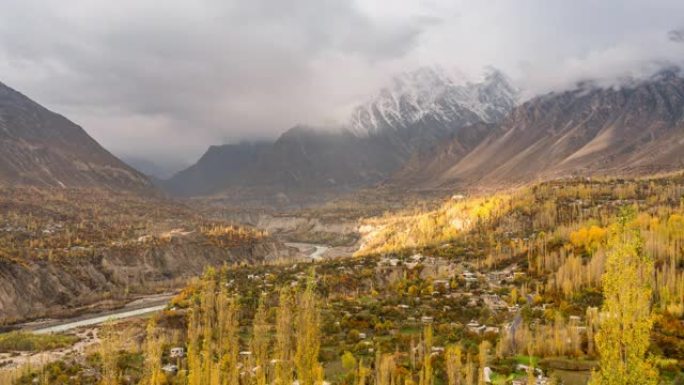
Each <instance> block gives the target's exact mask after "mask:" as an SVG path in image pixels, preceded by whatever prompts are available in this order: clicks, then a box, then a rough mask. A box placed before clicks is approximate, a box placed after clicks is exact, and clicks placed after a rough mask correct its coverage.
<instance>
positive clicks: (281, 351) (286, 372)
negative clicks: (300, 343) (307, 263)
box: [275, 288, 294, 385]
mask: <svg viewBox="0 0 684 385" xmlns="http://www.w3.org/2000/svg"><path fill="white" fill-rule="evenodd" d="M293 308H294V298H293V296H292V292H291V291H290V290H289V289H288V288H282V289H281V290H280V299H279V303H278V309H277V311H276V324H275V329H276V330H275V332H276V341H275V359H276V364H275V385H291V384H292V381H293V372H292V370H293V369H292V351H293V342H292V338H293V335H294V332H293V328H292V309H293Z"/></svg>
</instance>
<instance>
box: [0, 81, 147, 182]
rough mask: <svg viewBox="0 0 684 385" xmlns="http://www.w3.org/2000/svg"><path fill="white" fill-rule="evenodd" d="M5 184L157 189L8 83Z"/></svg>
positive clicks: (0, 155) (0, 154) (1, 124)
mask: <svg viewBox="0 0 684 385" xmlns="http://www.w3.org/2000/svg"><path fill="white" fill-rule="evenodd" d="M0 185H34V186H44V187H104V188H112V189H126V190H136V191H142V190H149V189H151V188H152V184H151V183H150V181H149V180H148V179H147V178H146V177H145V176H144V175H142V174H141V173H140V172H138V171H136V170H134V169H133V168H131V167H129V166H127V165H126V164H125V163H123V162H122V161H120V160H119V159H117V158H116V157H115V156H114V155H112V154H111V153H109V152H108V151H107V150H105V149H104V148H103V147H102V146H100V145H99V144H98V143H97V142H96V141H95V140H93V138H91V137H90V136H89V135H88V134H87V133H86V132H85V131H84V130H83V129H82V128H81V127H79V126H78V125H76V124H74V123H73V122H71V121H70V120H68V119H67V118H65V117H63V116H61V115H59V114H56V113H54V112H51V111H49V110H47V109H46V108H44V107H42V106H41V105H39V104H38V103H36V102H34V101H32V100H31V99H29V98H27V97H26V96H24V95H22V94H21V93H19V92H17V91H15V90H13V89H11V88H9V87H8V86H6V85H4V84H2V83H0Z"/></svg>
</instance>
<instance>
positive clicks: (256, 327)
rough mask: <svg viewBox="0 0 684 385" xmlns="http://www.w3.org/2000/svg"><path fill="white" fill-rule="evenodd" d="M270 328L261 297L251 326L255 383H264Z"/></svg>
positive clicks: (259, 384) (260, 384) (263, 384)
mask: <svg viewBox="0 0 684 385" xmlns="http://www.w3.org/2000/svg"><path fill="white" fill-rule="evenodd" d="M270 329H271V328H270V325H269V324H268V312H267V309H266V304H265V303H264V299H263V297H262V298H261V299H260V300H259V306H258V307H257V311H256V313H255V315H254V323H253V328H252V343H251V346H252V356H253V357H254V364H255V368H256V376H255V377H256V385H266V376H267V372H266V369H267V365H268V345H269V332H270Z"/></svg>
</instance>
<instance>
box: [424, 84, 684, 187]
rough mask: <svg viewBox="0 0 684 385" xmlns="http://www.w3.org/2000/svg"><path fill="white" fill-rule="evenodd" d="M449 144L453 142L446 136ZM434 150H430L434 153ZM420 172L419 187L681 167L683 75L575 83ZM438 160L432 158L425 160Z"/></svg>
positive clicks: (683, 150) (637, 172)
mask: <svg viewBox="0 0 684 385" xmlns="http://www.w3.org/2000/svg"><path fill="white" fill-rule="evenodd" d="M449 145H457V143H456V144H454V142H452V143H451V144H447V145H446V147H447V148H448V146H449ZM440 154H441V151H436V152H435V155H436V157H439V156H440ZM453 160H455V161H452V162H451V163H449V166H448V167H445V166H444V165H443V166H442V167H441V168H440V169H437V170H436V171H435V172H431V170H430V169H429V168H423V169H419V170H414V171H413V174H416V173H417V174H423V180H425V181H426V182H425V183H424V185H425V186H432V187H436V186H450V185H454V184H460V185H483V186H498V185H505V184H515V183H521V182H527V181H531V180H535V179H538V178H542V179H549V178H556V177H563V176H573V175H579V176H589V175H600V174H618V175H619V174H623V175H640V174H650V173H655V172H667V171H673V170H680V169H682V168H684V78H682V77H681V76H679V75H678V74H677V73H676V72H673V71H664V72H661V73H659V74H657V75H655V76H653V77H652V78H650V79H647V80H644V81H638V82H636V81H635V82H632V83H630V84H625V85H622V86H620V87H613V88H600V87H594V86H591V85H583V86H580V87H578V88H577V89H575V90H571V91H567V92H562V93H551V94H548V95H544V96H540V97H537V98H534V99H532V100H530V101H528V102H526V103H524V104H522V105H521V106H519V107H517V108H515V109H514V110H513V111H512V112H511V113H510V114H509V115H508V116H507V117H506V118H505V119H504V120H503V121H502V122H501V123H500V124H499V125H498V126H497V127H496V128H495V129H494V130H493V131H492V132H491V134H489V135H488V136H486V137H485V138H484V139H483V140H482V141H481V142H480V143H479V144H478V145H477V146H476V147H475V148H474V149H473V150H472V151H470V152H468V153H467V154H466V155H464V156H461V157H459V158H457V159H453ZM436 162H440V161H439V159H438V158H435V157H433V158H432V159H431V161H430V162H424V164H433V163H436Z"/></svg>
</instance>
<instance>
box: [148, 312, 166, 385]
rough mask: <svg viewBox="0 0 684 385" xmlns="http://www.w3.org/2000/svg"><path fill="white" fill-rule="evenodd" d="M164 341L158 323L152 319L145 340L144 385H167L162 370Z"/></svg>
mask: <svg viewBox="0 0 684 385" xmlns="http://www.w3.org/2000/svg"><path fill="white" fill-rule="evenodd" d="M162 345H163V341H162V339H161V337H160V336H159V332H158V331H157V322H156V321H155V319H154V318H152V319H151V320H150V321H149V322H148V323H147V337H146V339H145V351H144V353H145V354H144V355H145V376H144V379H143V381H142V384H144V385H162V384H164V383H166V377H165V376H164V372H162V370H161V356H162Z"/></svg>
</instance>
